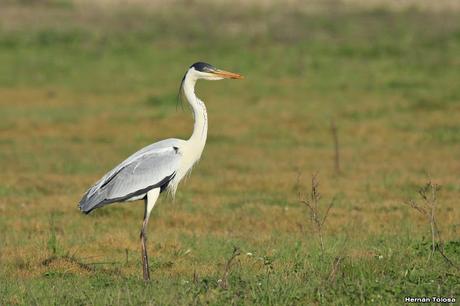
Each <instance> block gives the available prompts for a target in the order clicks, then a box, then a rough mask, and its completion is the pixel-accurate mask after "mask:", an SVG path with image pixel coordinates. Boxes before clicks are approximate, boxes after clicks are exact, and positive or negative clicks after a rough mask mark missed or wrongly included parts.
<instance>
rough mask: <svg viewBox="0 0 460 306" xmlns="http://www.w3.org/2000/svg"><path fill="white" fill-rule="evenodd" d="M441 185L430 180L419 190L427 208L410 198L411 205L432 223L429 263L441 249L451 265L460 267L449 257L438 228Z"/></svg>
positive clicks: (442, 254) (441, 252)
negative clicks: (438, 194) (437, 215)
mask: <svg viewBox="0 0 460 306" xmlns="http://www.w3.org/2000/svg"><path fill="white" fill-rule="evenodd" d="M440 188H441V187H440V186H439V185H437V184H433V182H432V181H431V180H430V181H428V183H427V184H426V185H425V186H424V187H422V188H421V189H420V190H419V195H420V197H421V198H422V199H423V202H422V203H423V205H424V206H426V207H425V208H424V207H422V206H421V205H419V204H417V203H416V202H415V201H413V200H410V201H409V205H410V206H411V207H412V208H414V209H415V210H417V211H418V212H419V213H420V214H422V215H423V216H425V217H426V218H427V220H428V222H429V223H430V229H431V252H430V254H429V256H428V260H427V263H428V262H429V261H430V259H431V258H432V256H434V253H435V252H436V250H438V251H439V253H440V254H441V256H442V257H443V258H444V259H445V260H446V261H447V263H449V264H450V265H451V266H453V267H456V268H457V269H459V267H458V266H457V265H455V264H454V263H453V262H452V260H450V259H449V257H447V255H446V254H445V253H444V248H443V245H444V243H443V240H442V238H441V234H440V232H439V229H438V224H437V222H436V207H437V204H438V201H437V192H438V191H439V189H440Z"/></svg>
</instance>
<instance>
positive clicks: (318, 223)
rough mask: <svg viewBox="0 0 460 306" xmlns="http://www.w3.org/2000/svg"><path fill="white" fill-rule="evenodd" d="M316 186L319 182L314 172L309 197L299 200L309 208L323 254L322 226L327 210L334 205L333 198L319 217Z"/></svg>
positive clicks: (318, 194) (318, 196)
mask: <svg viewBox="0 0 460 306" xmlns="http://www.w3.org/2000/svg"><path fill="white" fill-rule="evenodd" d="M318 186H319V182H318V179H317V175H316V174H315V175H313V176H312V178H311V193H310V199H307V200H301V202H302V203H304V204H305V205H306V206H307V207H308V209H309V212H310V218H311V220H312V223H313V224H314V226H315V229H316V232H317V234H318V237H319V242H320V247H321V253H322V254H324V241H323V226H324V223H325V222H326V219H327V216H328V215H329V211H330V210H331V208H332V206H333V205H334V200H332V201H331V203H330V204H329V206H328V207H327V209H326V211H325V212H324V216H323V217H321V215H320V211H319V207H318V205H319V200H320V198H321V195H320V193H319V189H318Z"/></svg>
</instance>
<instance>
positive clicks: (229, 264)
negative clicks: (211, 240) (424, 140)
mask: <svg viewBox="0 0 460 306" xmlns="http://www.w3.org/2000/svg"><path fill="white" fill-rule="evenodd" d="M240 254H241V251H240V248H239V247H236V246H234V247H233V253H232V256H230V258H229V259H228V260H227V263H226V264H225V270H224V274H223V275H222V282H221V283H220V287H221V288H222V289H227V288H228V275H229V274H230V268H231V267H232V262H233V260H234V259H235V258H236V257H238V256H239V255H240Z"/></svg>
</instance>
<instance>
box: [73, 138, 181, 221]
mask: <svg viewBox="0 0 460 306" xmlns="http://www.w3.org/2000/svg"><path fill="white" fill-rule="evenodd" d="M181 142H183V141H182V140H179V139H167V140H163V141H160V142H157V143H155V144H152V145H150V146H147V147H145V148H143V149H141V150H139V151H138V152H136V153H134V154H133V155H131V156H130V157H128V158H127V159H126V160H125V161H123V162H122V163H121V164H119V165H118V166H116V167H115V168H114V169H112V170H111V171H109V172H108V173H107V174H106V175H104V177H102V178H101V179H100V180H99V181H98V182H97V183H96V184H94V185H93V186H92V187H91V188H89V189H88V191H87V192H86V194H85V195H84V196H83V198H82V199H81V201H80V205H79V206H80V210H81V211H83V212H85V213H89V212H91V211H92V210H93V209H95V208H98V207H102V206H104V205H107V204H110V203H114V202H123V201H127V200H129V199H131V198H134V197H138V196H141V195H143V194H145V193H146V192H147V191H149V190H150V189H153V188H162V190H163V189H164V187H165V186H166V185H167V184H168V183H169V181H170V180H171V179H172V178H174V175H175V174H176V171H177V169H178V167H179V164H180V160H181V158H182V153H181V152H180V150H178V147H179V146H180V144H181Z"/></svg>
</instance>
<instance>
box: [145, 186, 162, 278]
mask: <svg viewBox="0 0 460 306" xmlns="http://www.w3.org/2000/svg"><path fill="white" fill-rule="evenodd" d="M160 191H161V190H160V188H155V189H152V190H150V191H149V192H147V196H146V197H145V198H144V203H145V210H144V222H142V229H141V237H140V238H141V249H142V271H143V275H144V280H145V281H148V280H150V272H149V257H148V256H147V234H146V233H147V224H148V223H149V217H150V213H151V212H152V209H153V206H155V203H156V201H157V200H158V196H159V195H160Z"/></svg>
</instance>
